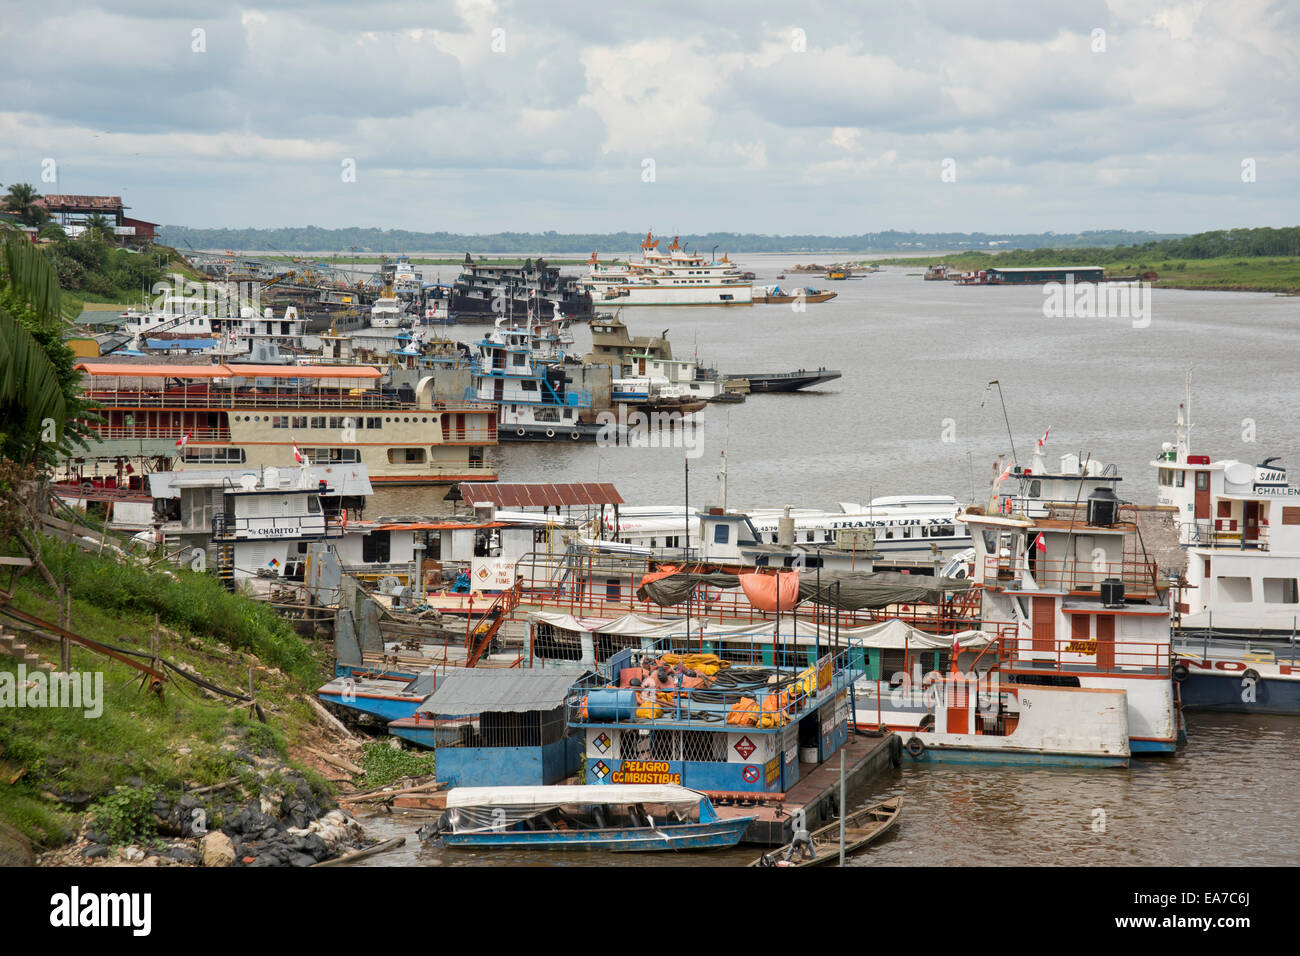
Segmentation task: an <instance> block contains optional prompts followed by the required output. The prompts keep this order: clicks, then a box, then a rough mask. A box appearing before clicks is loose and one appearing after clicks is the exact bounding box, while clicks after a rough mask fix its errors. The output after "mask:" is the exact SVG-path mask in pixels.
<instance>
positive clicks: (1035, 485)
mask: <svg viewBox="0 0 1300 956" xmlns="http://www.w3.org/2000/svg"><path fill="white" fill-rule="evenodd" d="M1042 495H1043V483H1042V482H1041V481H1039V480H1038V479H1037V478H1035V479H1034V480H1033V481H1031V482H1030V483H1029V497H1031V498H1041V497H1042Z"/></svg>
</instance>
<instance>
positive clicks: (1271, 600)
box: [1264, 578, 1300, 604]
mask: <svg viewBox="0 0 1300 956" xmlns="http://www.w3.org/2000/svg"><path fill="white" fill-rule="evenodd" d="M1264 603H1265V604H1300V592H1297V589H1296V579H1295V578H1265V579H1264Z"/></svg>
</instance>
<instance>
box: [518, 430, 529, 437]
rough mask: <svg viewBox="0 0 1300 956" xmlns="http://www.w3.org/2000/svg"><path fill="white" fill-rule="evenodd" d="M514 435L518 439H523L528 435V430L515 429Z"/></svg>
mask: <svg viewBox="0 0 1300 956" xmlns="http://www.w3.org/2000/svg"><path fill="white" fill-rule="evenodd" d="M515 434H516V435H518V436H519V437H520V438H523V437H524V436H525V435H527V434H528V429H526V428H517V429H515Z"/></svg>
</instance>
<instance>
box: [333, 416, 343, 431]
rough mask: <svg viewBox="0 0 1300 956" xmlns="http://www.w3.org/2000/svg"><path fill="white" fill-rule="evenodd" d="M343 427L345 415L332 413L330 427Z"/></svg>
mask: <svg viewBox="0 0 1300 956" xmlns="http://www.w3.org/2000/svg"><path fill="white" fill-rule="evenodd" d="M343 427H344V426H343V416H342V415H331V416H330V428H343Z"/></svg>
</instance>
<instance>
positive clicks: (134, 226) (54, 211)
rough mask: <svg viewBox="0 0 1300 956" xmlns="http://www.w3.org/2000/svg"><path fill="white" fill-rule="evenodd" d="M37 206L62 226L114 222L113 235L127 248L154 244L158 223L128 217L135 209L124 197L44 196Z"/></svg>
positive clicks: (37, 201) (37, 202)
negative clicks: (104, 219) (99, 220)
mask: <svg viewBox="0 0 1300 956" xmlns="http://www.w3.org/2000/svg"><path fill="white" fill-rule="evenodd" d="M36 205H38V206H42V207H44V208H45V211H46V212H48V213H49V214H50V219H52V220H53V221H54V222H57V223H58V224H59V225H61V226H64V227H67V226H82V225H85V223H86V220H87V219H89V218H90V217H91V216H94V215H97V214H98V215H101V216H105V217H107V218H109V219H112V220H113V232H114V234H115V235H116V236H117V239H118V241H119V242H123V243H125V244H127V245H148V244H149V243H152V242H153V241H154V236H155V230H156V227H157V226H158V223H156V222H149V221H148V220H145V219H133V218H131V217H130V216H128V215H126V210H127V209H129V208H131V207H129V206H126V205H123V203H122V197H121V196H71V195H57V196H55V195H51V196H42V197H41V198H40V199H38V200H36Z"/></svg>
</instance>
